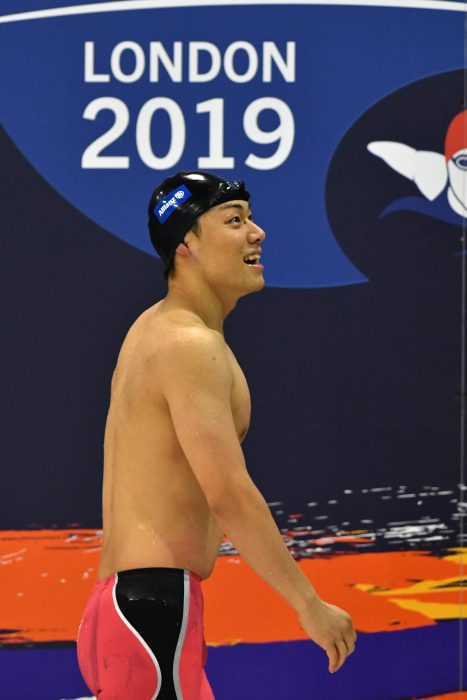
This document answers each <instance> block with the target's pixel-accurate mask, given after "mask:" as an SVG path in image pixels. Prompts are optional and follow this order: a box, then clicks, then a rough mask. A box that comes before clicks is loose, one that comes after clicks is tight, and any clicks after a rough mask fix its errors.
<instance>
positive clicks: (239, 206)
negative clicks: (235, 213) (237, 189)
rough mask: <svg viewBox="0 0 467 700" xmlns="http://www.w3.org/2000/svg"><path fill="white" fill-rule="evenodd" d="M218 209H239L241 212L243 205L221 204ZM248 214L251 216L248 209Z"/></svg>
mask: <svg viewBox="0 0 467 700" xmlns="http://www.w3.org/2000/svg"><path fill="white" fill-rule="evenodd" d="M219 209H239V210H240V211H243V205H242V204H231V202H226V203H225V204H221V205H220V207H219ZM248 213H249V214H251V209H250V208H249V207H248Z"/></svg>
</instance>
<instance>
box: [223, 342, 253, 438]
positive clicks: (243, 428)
mask: <svg viewBox="0 0 467 700" xmlns="http://www.w3.org/2000/svg"><path fill="white" fill-rule="evenodd" d="M227 351H228V358H229V362H230V366H231V368H232V375H233V383H232V391H231V394H230V405H231V407H232V415H233V418H234V422H235V427H236V429H237V435H238V438H239V440H240V442H242V440H243V439H244V437H245V436H246V434H247V432H248V428H249V425H250V416H251V399H250V391H249V389H248V384H247V381H246V379H245V375H244V374H243V372H242V369H241V367H240V365H239V364H238V362H237V360H236V359H235V355H234V354H233V352H232V351H231V350H230V348H227Z"/></svg>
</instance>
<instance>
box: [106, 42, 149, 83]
mask: <svg viewBox="0 0 467 700" xmlns="http://www.w3.org/2000/svg"><path fill="white" fill-rule="evenodd" d="M124 51H132V53H133V56H134V59H135V67H134V68H133V71H132V72H131V73H124V72H123V70H122V66H121V59H122V54H123V52H124ZM145 66H146V59H145V56H144V51H143V49H142V48H141V46H140V45H139V44H137V43H136V42H135V41H121V42H120V43H119V44H117V45H116V46H114V48H113V51H112V55H111V57H110V67H111V68H112V73H113V74H114V77H115V78H116V79H117V80H118V81H120V82H121V83H136V81H137V80H139V79H140V78H141V76H142V75H143V73H144V68H145Z"/></svg>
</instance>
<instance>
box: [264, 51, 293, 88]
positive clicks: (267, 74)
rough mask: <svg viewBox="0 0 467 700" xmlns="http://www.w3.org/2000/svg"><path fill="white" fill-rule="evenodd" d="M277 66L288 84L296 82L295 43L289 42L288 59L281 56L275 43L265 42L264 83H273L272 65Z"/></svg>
mask: <svg viewBox="0 0 467 700" xmlns="http://www.w3.org/2000/svg"><path fill="white" fill-rule="evenodd" d="M273 61H274V63H275V64H276V67H277V68H278V70H279V72H280V74H281V75H282V77H283V78H284V80H285V82H286V83H294V82H295V41H288V42H287V57H286V58H284V57H283V56H281V54H280V52H279V49H278V48H277V45H276V44H275V43H274V42H273V41H263V83H270V82H271V81H272V63H273Z"/></svg>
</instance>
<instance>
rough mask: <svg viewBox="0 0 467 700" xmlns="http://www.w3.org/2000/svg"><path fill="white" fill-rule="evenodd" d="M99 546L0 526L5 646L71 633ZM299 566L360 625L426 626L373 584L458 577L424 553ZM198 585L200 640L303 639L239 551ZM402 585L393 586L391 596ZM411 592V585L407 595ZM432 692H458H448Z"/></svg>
mask: <svg viewBox="0 0 467 700" xmlns="http://www.w3.org/2000/svg"><path fill="white" fill-rule="evenodd" d="M100 546H101V536H100V533H99V531H96V530H71V529H70V530H37V531H3V532H1V533H0V593H1V597H2V623H1V626H2V628H3V629H7V630H13V631H11V632H9V633H3V634H1V635H0V641H3V643H4V644H14V643H28V642H54V641H70V640H74V639H76V635H77V631H78V625H79V621H80V618H81V614H82V611H83V609H84V607H85V604H86V601H87V599H88V596H89V593H90V591H91V588H92V586H93V584H94V581H95V578H96V572H97V568H98V563H99V556H100ZM300 567H301V568H302V569H303V571H304V572H305V574H306V575H307V576H308V577H309V579H310V580H311V581H312V582H313V585H314V587H315V588H316V590H317V591H318V593H319V595H320V596H321V597H322V598H324V600H326V601H329V602H333V603H335V604H336V605H338V606H340V607H342V608H344V609H345V610H347V611H348V612H349V613H350V614H351V616H352V618H353V621H354V624H355V627H356V628H357V630H359V631H361V632H379V631H383V630H395V629H407V628H410V627H420V626H426V625H433V624H436V621H435V618H434V617H431V616H430V615H428V614H426V613H425V611H420V610H409V609H403V608H401V607H400V606H399V605H398V604H397V603H396V602H394V600H396V598H395V597H394V596H393V594H391V598H392V600H389V599H388V597H387V596H386V595H381V592H383V591H386V592H388V593H389V592H391V591H394V590H396V589H407V593H408V592H409V590H410V587H413V586H414V581H416V582H420V581H427V580H429V581H430V582H433V581H436V580H438V581H440V582H441V581H445V580H446V579H453V578H456V577H458V576H459V571H460V567H459V563H458V562H457V561H456V560H452V561H450V560H449V557H448V558H438V557H435V556H432V555H430V554H429V553H424V552H391V553H376V554H375V553H373V554H348V555H345V556H334V557H329V558H323V559H318V558H316V559H306V560H302V561H301V562H300ZM202 586H203V591H204V596H205V634H206V640H207V642H208V644H212V645H225V644H235V643H237V642H240V641H241V642H273V641H281V640H295V639H306V638H307V636H306V634H305V633H304V632H303V630H302V629H301V627H300V625H299V623H298V620H297V616H296V614H295V612H294V611H293V610H292V609H291V608H290V607H289V606H288V605H287V604H286V603H285V602H284V601H283V600H282V598H280V597H279V595H278V594H277V593H275V591H274V590H272V589H271V588H270V587H269V586H268V585H267V584H266V583H264V581H262V579H260V578H259V576H257V575H256V574H255V573H254V572H253V571H252V569H251V568H250V567H249V566H248V565H247V564H246V563H245V562H244V561H242V559H241V558H240V557H236V556H223V557H219V558H218V559H217V562H216V566H215V568H214V572H213V574H212V576H211V577H210V578H209V579H208V580H206V581H204V582H203V584H202ZM402 593H403V591H402V592H399V593H398V595H399V596H400V598H401V599H402V598H403V597H404V596H403V595H402ZM456 595H458V594H457V593H455V592H453V591H452V590H446V589H440V590H439V591H437V590H436V588H435V587H434V586H430V589H429V590H427V591H426V592H425V593H424V594H423V598H424V599H426V601H427V602H430V603H443V602H444V603H455V602H456ZM426 596H428V597H426ZM421 597H422V596H421V595H420V593H417V598H421ZM404 598H405V599H407V598H408V595H406V596H405V597H404ZM457 599H458V598H457ZM271 611H273V614H271ZM459 611H460V608H459ZM459 614H460V612H459ZM442 698H443V700H460V698H459V697H458V696H452V698H451V696H442ZM432 700H434V699H432Z"/></svg>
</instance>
